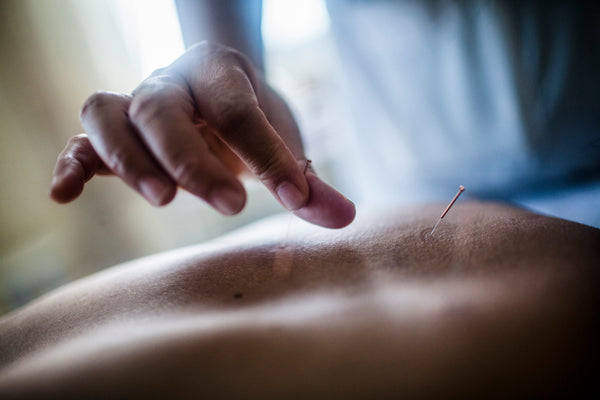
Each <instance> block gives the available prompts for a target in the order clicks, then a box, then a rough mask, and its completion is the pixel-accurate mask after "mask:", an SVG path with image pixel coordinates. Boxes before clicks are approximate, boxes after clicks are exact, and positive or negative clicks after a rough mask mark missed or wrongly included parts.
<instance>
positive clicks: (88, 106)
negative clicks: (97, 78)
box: [79, 91, 129, 122]
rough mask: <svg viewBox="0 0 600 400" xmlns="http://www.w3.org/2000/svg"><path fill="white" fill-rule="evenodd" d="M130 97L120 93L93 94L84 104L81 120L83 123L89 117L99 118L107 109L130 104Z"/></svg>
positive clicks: (80, 115)
mask: <svg viewBox="0 0 600 400" xmlns="http://www.w3.org/2000/svg"><path fill="white" fill-rule="evenodd" d="M128 101H129V97H128V96H127V95H124V94H120V93H113V92H107V91H99V92H96V93H94V94H92V95H91V96H90V97H88V99H87V100H86V101H85V102H84V103H83V106H82V107H81V111H80V113H79V119H80V120H81V121H82V122H83V121H85V120H86V119H87V118H89V117H97V115H98V114H100V113H101V112H102V109H104V108H106V107H113V106H114V105H115V104H117V103H119V102H128Z"/></svg>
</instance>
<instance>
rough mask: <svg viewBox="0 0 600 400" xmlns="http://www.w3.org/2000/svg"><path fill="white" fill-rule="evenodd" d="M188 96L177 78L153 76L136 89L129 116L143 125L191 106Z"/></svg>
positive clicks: (136, 122)
mask: <svg viewBox="0 0 600 400" xmlns="http://www.w3.org/2000/svg"><path fill="white" fill-rule="evenodd" d="M188 97H189V95H188V93H187V92H185V90H183V89H182V88H181V87H180V86H179V84H178V83H177V82H176V79H175V78H171V77H166V76H160V77H154V78H151V79H149V80H148V81H146V82H145V83H144V85H143V86H142V87H140V88H139V89H137V90H136V94H135V95H134V97H133V100H132V101H131V104H130V105H129V117H130V119H131V121H132V122H133V123H134V124H135V125H142V126H143V125H145V124H147V123H149V122H151V121H153V120H155V119H158V118H161V117H163V116H164V115H165V114H167V113H169V112H172V110H174V109H181V108H184V109H186V107H190V106H191V104H190V102H189V101H186V100H188Z"/></svg>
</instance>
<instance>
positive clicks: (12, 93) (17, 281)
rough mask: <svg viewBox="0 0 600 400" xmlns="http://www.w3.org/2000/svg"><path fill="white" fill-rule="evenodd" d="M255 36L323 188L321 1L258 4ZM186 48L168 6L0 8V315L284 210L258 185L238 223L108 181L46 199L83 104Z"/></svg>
mask: <svg viewBox="0 0 600 400" xmlns="http://www.w3.org/2000/svg"><path fill="white" fill-rule="evenodd" d="M262 30H263V36H264V41H265V57H266V66H265V67H266V73H267V76H268V79H269V81H270V82H271V84H272V85H273V86H274V87H276V88H277V89H279V91H280V92H281V93H282V94H283V95H284V97H285V98H286V99H287V100H288V101H290V104H291V106H292V108H293V111H294V113H295V115H296V116H297V118H298V121H299V123H300V126H301V129H302V131H303V134H304V135H305V143H306V147H307V151H308V154H309V155H310V157H311V158H312V160H313V162H314V164H315V166H316V167H317V169H318V170H319V172H320V174H321V176H323V177H324V178H325V180H328V181H330V182H331V177H330V176H329V175H328V171H329V165H330V162H331V160H332V159H333V157H335V155H336V154H335V146H332V145H331V144H332V140H331V138H332V136H333V135H334V134H335V130H336V129H338V130H339V129H343V127H340V126H339V125H334V121H336V122H337V121H339V118H338V116H339V115H340V114H341V112H340V110H338V109H336V108H335V104H336V102H333V101H330V99H331V98H332V96H333V95H334V94H335V93H336V92H337V91H338V90H339V88H338V87H337V83H336V82H337V81H336V79H335V78H336V76H335V74H334V72H333V71H334V70H335V64H336V63H337V62H338V61H337V57H336V54H335V51H334V47H333V45H332V42H331V37H330V32H329V21H328V17H327V13H326V9H325V7H324V5H323V4H322V2H321V0H305V1H302V2H297V1H296V2H294V1H288V0H266V1H264V5H263V25H262ZM183 51H184V47H183V41H182V39H181V33H180V28H179V23H178V20H177V15H176V11H175V6H174V4H173V2H172V1H171V0H52V1H37V0H1V1H0V59H1V60H2V62H1V63H0V121H1V122H2V123H1V124H0V163H1V168H0V177H1V179H2V188H1V189H0V202H1V203H0V204H1V207H0V314H3V313H6V312H8V311H10V310H12V309H14V308H16V307H18V306H20V305H23V304H25V303H26V302H28V301H30V300H31V299H33V298H35V297H37V296H39V295H41V294H43V293H45V292H47V291H49V290H51V289H52V288H55V287H57V286H60V285H62V284H64V283H66V282H69V281H72V280H74V279H77V278H80V277H82V276H85V275H89V274H91V273H93V272H95V271H98V270H100V269H103V268H106V267H108V266H111V265H114V264H117V263H120V262H124V261H127V260H131V259H133V258H136V257H140V256H144V255H149V254H152V253H156V252H160V251H164V250H167V249H172V248H176V247H179V246H184V245H189V244H194V243H198V242H202V241H205V240H208V239H210V238H212V237H215V236H217V235H220V234H222V233H224V232H227V231H229V230H231V229H234V228H236V227H238V226H241V225H243V224H246V223H248V222H250V221H253V220H256V219H258V218H261V217H264V216H267V215H271V214H274V213H280V212H283V208H282V207H281V206H280V205H279V204H278V203H276V201H275V200H273V199H272V198H271V196H270V195H269V193H268V192H267V191H266V190H265V189H263V188H262V187H261V186H260V185H259V184H258V183H256V182H247V185H246V186H247V189H248V192H249V196H248V204H247V206H246V209H245V210H244V211H243V212H242V214H241V215H238V216H235V217H222V216H221V215H219V214H218V213H216V212H214V211H213V210H212V209H210V208H209V207H208V206H207V205H205V204H204V203H203V202H202V201H201V200H199V199H196V198H194V197H192V196H191V195H189V194H187V193H185V192H181V191H180V192H179V193H178V195H177V198H176V199H175V201H174V202H173V203H172V204H170V205H168V206H166V207H164V208H160V209H158V208H154V207H152V206H150V205H148V204H147V203H146V202H145V201H144V200H142V199H141V197H139V196H138V195H137V194H135V193H134V192H133V191H131V190H130V189H129V188H128V187H126V185H125V184H123V183H122V182H120V181H118V180H117V179H115V178H110V177H99V178H96V179H93V180H92V181H91V182H89V183H88V184H87V186H86V189H85V191H84V193H83V195H82V196H81V197H80V198H79V199H77V200H76V201H75V202H73V203H70V204H68V205H62V206H60V205H57V204H54V203H52V202H51V201H50V200H49V198H48V195H47V191H48V186H49V184H50V180H51V176H52V169H53V166H54V162H55V160H56V157H57V155H58V154H59V152H60V151H61V150H62V148H63V147H64V145H65V143H66V141H67V139H68V138H69V137H70V136H72V135H75V134H78V133H80V132H82V129H81V127H80V123H79V118H78V114H79V109H80V107H81V104H82V103H83V102H84V101H85V99H86V98H87V97H88V96H89V95H90V94H91V93H93V92H95V91H97V90H111V91H117V92H126V93H128V92H131V90H133V89H134V88H135V87H136V86H137V85H138V83H139V82H140V81H141V80H142V79H144V77H146V76H147V75H148V74H150V73H151V72H152V71H153V70H154V69H156V68H159V67H163V66H165V65H167V64H169V63H170V62H171V61H172V60H174V59H175V58H176V57H177V56H178V55H179V54H181V53H182V52H183ZM332 183H335V182H332Z"/></svg>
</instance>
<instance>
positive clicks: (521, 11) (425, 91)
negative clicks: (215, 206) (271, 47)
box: [328, 0, 600, 226]
mask: <svg viewBox="0 0 600 400" xmlns="http://www.w3.org/2000/svg"><path fill="white" fill-rule="evenodd" d="M328 9H329V13H330V18H331V24H332V29H333V32H334V36H335V37H336V39H337V44H338V47H339V52H340V56H341V61H342V65H343V67H344V77H345V83H346V84H345V87H346V93H345V96H344V98H345V99H347V106H348V110H349V118H350V119H351V125H352V126H353V128H354V129H353V130H352V131H351V132H349V134H348V135H347V136H346V137H344V138H343V139H342V140H343V142H344V143H345V144H346V146H347V147H348V149H347V150H348V151H347V152H343V153H344V154H346V155H347V154H352V155H353V156H352V157H345V159H344V160H340V163H339V171H340V173H341V175H342V176H343V177H345V179H346V182H347V183H348V184H347V185H346V187H345V190H346V191H347V192H348V194H349V195H350V196H351V197H352V198H353V199H356V200H358V202H370V203H379V202H395V203H407V202H416V201H444V200H448V199H449V198H451V197H452V196H453V194H454V193H455V192H456V189H457V188H458V186H459V185H460V184H462V185H465V186H466V187H467V192H466V193H469V194H470V195H471V196H474V197H478V198H483V199H497V200H505V201H512V202H516V203H519V204H521V205H524V206H526V207H530V208H533V209H535V210H537V211H540V212H545V213H548V214H551V215H556V216H560V217H563V218H567V219H572V220H576V221H579V222H583V223H587V224H589V225H594V226H600V72H599V71H600V43H599V42H598V40H600V39H598V38H600V30H599V29H598V28H595V24H596V21H592V18H593V15H591V14H589V13H586V11H585V10H584V9H583V7H582V6H581V5H580V4H579V2H577V1H574V2H558V1H556V2H555V1H499V0H498V1H483V0H481V1H466V0H463V1H460V0H455V1H441V0H440V1H423V0H411V1H410V0H395V1H394V0H379V1H358V0H328ZM594 29H595V30H596V32H595V33H596V35H598V36H597V37H596V38H592V37H590V36H591V32H590V31H591V30H594ZM586 30H589V31H586ZM594 39H595V40H597V41H596V42H594Z"/></svg>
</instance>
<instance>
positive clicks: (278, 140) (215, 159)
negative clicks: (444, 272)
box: [50, 42, 354, 228]
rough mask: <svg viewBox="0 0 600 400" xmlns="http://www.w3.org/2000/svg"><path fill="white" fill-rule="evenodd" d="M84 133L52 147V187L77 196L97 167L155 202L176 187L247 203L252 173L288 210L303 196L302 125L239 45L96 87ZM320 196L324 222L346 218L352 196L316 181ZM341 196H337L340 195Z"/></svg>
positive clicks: (65, 197) (189, 55) (208, 47)
mask: <svg viewBox="0 0 600 400" xmlns="http://www.w3.org/2000/svg"><path fill="white" fill-rule="evenodd" d="M80 117H81V123H82V126H83V128H84V130H85V132H86V133H84V134H80V135H76V136H73V137H72V138H71V139H70V140H69V141H68V142H67V144H66V146H65V148H64V150H63V151H62V152H61V154H60V155H59V156H58V159H57V162H56V165H55V168H54V176H53V180H52V183H51V187H50V196H51V198H52V199H54V200H55V201H57V202H59V203H67V202H70V201H72V200H74V199H76V198H77V197H78V196H79V195H80V194H81V192H82V191H83V189H84V184H85V183H86V182H87V181H88V180H89V179H91V178H92V177H93V176H94V175H95V174H112V175H115V176H117V177H119V178H120V179H121V180H122V181H123V182H125V183H126V184H128V185H129V186H130V187H132V188H133V189H134V190H136V191H138V192H139V194H141V195H142V196H143V197H144V198H145V199H146V200H147V201H149V202H150V203H151V204H153V205H155V206H162V205H165V204H167V203H169V202H170V201H171V200H172V199H173V198H174V196H175V193H176V191H177V190H178V188H181V189H184V190H186V191H188V192H190V193H191V194H193V195H195V196H197V197H199V198H201V199H203V200H205V201H206V202H207V203H208V204H210V205H211V206H212V207H214V208H215V209H216V210H218V211H220V212H221V213H222V214H225V215H233V214H237V213H238V212H240V211H241V210H242V208H243V207H244V204H245V202H246V193H245V190H244V187H243V185H242V183H241V181H240V180H239V178H240V177H241V176H243V175H244V174H250V175H252V176H254V177H256V178H258V179H259V180H260V181H261V182H262V183H263V184H264V185H265V186H266V187H267V188H268V189H269V190H270V191H271V192H272V194H273V196H275V198H276V199H278V200H279V201H280V202H281V204H282V205H283V206H285V207H286V208H287V209H288V210H292V211H296V210H303V209H305V208H306V205H307V202H308V201H309V199H310V198H311V191H310V184H309V182H308V181H307V177H306V174H305V173H304V172H305V169H306V168H305V167H306V162H307V157H306V156H305V154H304V150H303V147H302V141H301V138H300V132H299V130H298V127H297V125H296V122H295V121H294V118H293V116H292V114H291V112H290V110H289V108H288V106H287V104H286V103H285V102H284V101H283V99H282V98H281V97H280V96H279V95H278V94H277V93H276V92H275V91H274V90H273V89H272V88H271V87H270V86H269V85H268V84H267V83H266V82H265V80H264V78H263V77H262V75H261V74H260V72H259V71H258V70H256V68H255V67H253V66H252V64H251V62H250V61H249V60H248V58H247V57H246V56H244V55H243V54H242V53H240V52H239V51H237V50H235V49H233V48H230V47H226V46H222V45H218V44H211V43H207V42H202V43H198V44H196V45H195V46H192V47H191V48H190V49H188V50H187V51H186V52H185V53H184V54H183V55H182V56H181V57H179V58H178V59H177V60H175V61H174V62H173V63H172V64H170V65H169V66H167V67H165V68H162V69H159V70H157V71H155V72H154V73H152V74H151V75H150V76H149V77H148V78H147V79H145V80H144V81H143V82H141V83H140V85H139V86H138V87H137V88H136V89H135V90H134V92H133V93H132V94H131V95H129V94H119V93H110V92H97V93H94V94H93V95H91V96H90V97H89V98H88V99H87V101H86V102H85V103H84V105H83V107H82V110H81V115H80ZM309 171H310V172H311V173H312V174H313V181H314V182H316V181H319V182H318V183H317V185H318V186H319V187H320V190H321V191H322V192H323V193H324V195H325V196H326V197H327V198H328V199H333V198H335V199H336V201H326V202H323V203H315V202H313V203H312V207H313V209H314V208H316V209H318V211H319V213H320V215H322V216H328V217H330V218H329V219H327V220H311V219H310V216H312V215H313V213H312V212H311V211H308V210H304V212H303V213H300V214H299V215H301V217H302V218H308V220H309V221H310V222H312V223H317V224H320V225H322V226H326V227H330V228H340V227H343V226H346V225H347V224H349V223H350V222H352V218H353V217H354V212H353V211H352V212H351V213H344V214H338V213H336V211H337V210H339V209H340V208H339V206H340V205H341V206H342V208H343V209H344V210H346V209H349V208H353V205H352V203H351V202H350V201H349V200H348V199H346V198H344V197H343V196H342V195H341V194H340V193H339V192H337V191H336V190H335V189H334V188H332V187H330V186H328V185H326V184H325V183H324V182H323V181H320V180H319V179H318V178H317V176H316V175H315V171H314V170H313V169H312V167H310V166H309ZM342 203H344V204H342Z"/></svg>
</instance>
